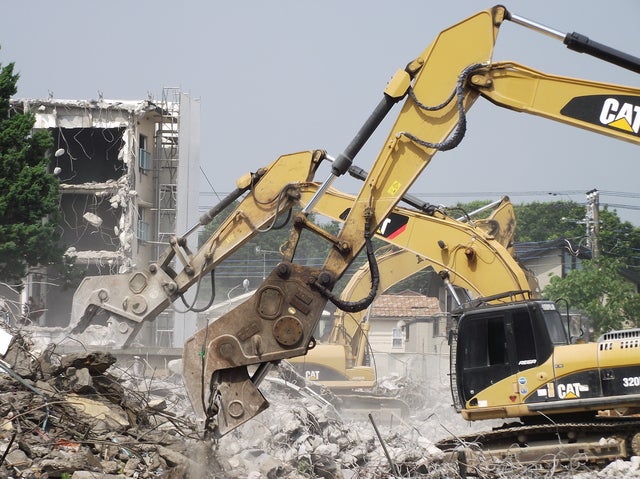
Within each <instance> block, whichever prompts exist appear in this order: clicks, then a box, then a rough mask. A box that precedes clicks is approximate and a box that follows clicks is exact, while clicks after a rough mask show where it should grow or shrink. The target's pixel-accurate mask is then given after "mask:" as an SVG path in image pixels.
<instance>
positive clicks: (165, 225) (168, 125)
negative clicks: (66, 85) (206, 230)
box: [152, 87, 180, 347]
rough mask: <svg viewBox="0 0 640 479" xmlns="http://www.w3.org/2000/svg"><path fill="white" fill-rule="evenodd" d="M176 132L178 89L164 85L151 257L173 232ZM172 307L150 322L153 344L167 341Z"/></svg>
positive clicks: (156, 149)
mask: <svg viewBox="0 0 640 479" xmlns="http://www.w3.org/2000/svg"><path fill="white" fill-rule="evenodd" d="M179 135H180V89H179V88H177V87H165V88H163V90H162V100H161V103H160V119H159V122H158V124H157V128H156V137H155V154H154V158H153V164H154V168H153V174H154V181H155V192H156V199H155V205H154V208H152V211H154V212H155V221H154V224H155V238H154V240H155V244H156V251H155V257H156V258H158V257H159V256H160V254H161V252H162V251H163V250H164V248H165V247H166V246H167V245H168V244H169V240H170V239H171V237H172V236H176V234H177V231H176V213H177V203H178V198H177V191H178V163H179V151H180V149H179V144H178V138H179ZM173 323H174V311H173V310H171V311H168V312H166V313H164V314H162V315H161V316H160V317H158V318H157V319H156V320H155V321H154V323H153V327H154V335H153V337H154V338H155V343H156V344H155V346H158V347H167V346H170V345H171V342H172V334H171V335H169V332H170V331H172V330H173Z"/></svg>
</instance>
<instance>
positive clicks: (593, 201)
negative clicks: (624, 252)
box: [585, 189, 600, 261]
mask: <svg viewBox="0 0 640 479" xmlns="http://www.w3.org/2000/svg"><path fill="white" fill-rule="evenodd" d="M586 194H587V217H586V221H585V223H586V224H587V241H588V244H589V248H591V254H592V257H593V259H594V260H595V261H597V260H598V258H599V257H600V243H599V241H598V238H599V236H600V198H599V193H598V190H596V189H593V190H591V191H587V193H586Z"/></svg>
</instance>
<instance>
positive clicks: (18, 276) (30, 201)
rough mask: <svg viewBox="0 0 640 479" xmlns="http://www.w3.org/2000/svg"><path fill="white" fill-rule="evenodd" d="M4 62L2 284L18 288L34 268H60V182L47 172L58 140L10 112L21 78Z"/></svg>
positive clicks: (0, 95)
mask: <svg viewBox="0 0 640 479" xmlns="http://www.w3.org/2000/svg"><path fill="white" fill-rule="evenodd" d="M13 68H14V64H13V63H9V64H8V65H6V66H4V67H3V66H2V65H1V64H0V166H1V168H2V174H1V175H0V280H2V281H5V282H8V283H13V284H15V285H19V284H20V283H21V280H22V278H24V276H25V275H26V273H27V268H28V267H29V266H35V265H38V264H44V265H46V264H59V263H60V262H61V261H62V251H61V248H60V247H59V246H58V245H57V242H58V239H59V235H58V228H57V226H58V224H59V206H58V205H59V192H58V179H57V178H56V177H55V176H54V175H52V174H50V173H48V172H47V166H48V162H49V160H48V158H47V155H46V154H47V150H49V149H50V148H51V147H52V145H53V139H52V138H51V135H50V134H49V133H48V132H47V131H34V130H33V126H34V124H35V118H34V116H33V114H30V113H18V112H13V111H11V110H10V99H11V96H12V95H14V94H15V93H16V92H17V87H16V85H17V82H18V78H19V75H18V74H14V73H13Z"/></svg>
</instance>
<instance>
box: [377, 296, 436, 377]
mask: <svg viewBox="0 0 640 479" xmlns="http://www.w3.org/2000/svg"><path fill="white" fill-rule="evenodd" d="M369 324H370V331H369V344H370V346H371V349H372V351H373V353H374V356H375V362H376V370H377V375H378V377H383V376H386V375H388V374H392V373H397V374H401V375H406V374H408V371H407V368H408V367H411V368H413V365H410V363H413V362H415V361H422V360H423V359H424V357H425V353H428V354H432V353H437V352H440V350H441V349H442V342H443V340H444V342H445V344H446V334H447V333H446V329H447V315H446V314H445V313H444V312H443V311H442V310H441V309H440V305H439V301H438V298H433V297H428V296H425V295H423V294H420V293H417V292H415V291H411V290H405V291H402V292H400V293H397V294H382V295H380V296H378V297H377V298H376V299H375V301H374V302H373V304H372V305H371V309H370V311H369Z"/></svg>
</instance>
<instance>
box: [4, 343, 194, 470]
mask: <svg viewBox="0 0 640 479" xmlns="http://www.w3.org/2000/svg"><path fill="white" fill-rule="evenodd" d="M115 361H116V360H115V358H114V357H113V356H112V355H111V354H109V353H101V352H93V353H84V354H72V355H68V356H62V357H60V356H57V355H56V354H54V348H53V347H52V348H49V349H47V350H46V351H45V352H44V353H43V354H41V355H39V356H37V357H36V356H33V355H32V354H31V352H30V350H29V348H28V344H27V342H26V341H25V339H24V338H23V337H21V336H16V337H15V340H14V341H13V343H12V345H11V347H10V348H9V350H8V351H7V353H6V354H5V355H4V360H3V361H2V362H0V373H2V374H0V417H1V418H2V419H0V477H3V478H9V477H15V478H23V477H24V478H58V477H60V478H73V479H82V478H85V477H87V478H89V477H101V478H129V477H137V478H147V477H184V475H177V476H172V475H171V474H172V471H175V470H186V468H188V467H189V466H190V465H191V464H190V463H191V460H190V459H188V458H187V457H186V456H185V455H184V452H185V450H186V444H187V442H188V440H189V439H190V438H192V439H196V435H195V432H194V431H195V426H194V424H193V423H192V422H189V421H188V419H185V418H184V417H177V416H176V415H175V414H174V413H172V412H171V411H168V410H167V409H166V405H167V401H166V400H165V399H153V398H152V397H151V396H150V395H146V394H145V395H142V394H139V393H138V392H137V391H134V390H131V389H127V388H125V387H123V385H122V384H121V381H120V380H119V379H118V378H117V377H116V376H115V375H114V374H112V373H111V372H110V371H111V370H112V369H113V365H114V363H115ZM96 473H100V474H101V475H100V476H96V475H95V474H96Z"/></svg>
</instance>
